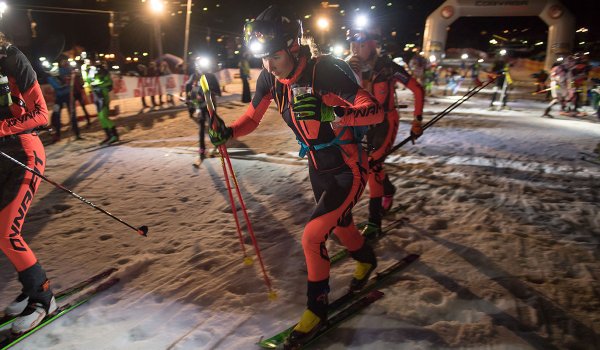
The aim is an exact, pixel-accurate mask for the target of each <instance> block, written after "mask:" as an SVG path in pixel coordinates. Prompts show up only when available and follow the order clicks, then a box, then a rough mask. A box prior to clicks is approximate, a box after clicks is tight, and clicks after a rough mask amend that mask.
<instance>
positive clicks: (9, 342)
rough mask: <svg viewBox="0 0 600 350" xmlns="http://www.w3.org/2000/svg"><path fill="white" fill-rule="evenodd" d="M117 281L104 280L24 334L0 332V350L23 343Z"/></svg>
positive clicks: (115, 279)
mask: <svg viewBox="0 0 600 350" xmlns="http://www.w3.org/2000/svg"><path fill="white" fill-rule="evenodd" d="M119 281H120V280H119V278H117V277H114V278H110V279H108V280H106V281H105V282H103V283H102V284H99V285H98V286H97V287H95V288H94V289H92V290H90V291H88V292H86V293H85V294H83V295H82V296H80V297H78V298H77V299H75V300H74V301H72V302H70V303H67V304H65V305H61V306H59V307H58V309H57V310H56V311H55V312H54V313H53V314H51V315H48V316H47V317H46V318H45V319H44V320H43V321H42V322H41V323H40V324H39V325H37V326H36V327H35V328H33V329H31V330H29V331H27V332H25V333H21V334H13V333H11V332H10V330H3V331H0V350H6V349H9V348H11V347H12V346H14V345H16V344H18V343H20V342H21V341H23V340H24V339H26V338H27V337H29V336H30V335H32V334H34V333H35V332H37V331H38V330H40V329H42V328H44V327H45V326H47V325H49V324H50V323H52V322H54V321H55V320H56V319H58V318H59V317H61V316H64V315H65V314H67V313H69V312H71V311H73V310H74V309H75V308H77V307H79V306H81V305H83V304H85V303H87V302H88V301H90V300H91V299H92V298H93V297H95V296H96V295H98V294H100V293H101V292H103V291H105V290H107V289H109V288H110V287H112V286H114V285H115V284H117V283H119Z"/></svg>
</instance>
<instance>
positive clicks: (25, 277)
mask: <svg viewBox="0 0 600 350" xmlns="http://www.w3.org/2000/svg"><path fill="white" fill-rule="evenodd" d="M19 281H20V282H21V284H22V285H23V293H22V294H24V295H26V296H27V306H26V307H25V308H24V309H23V310H22V312H21V313H20V314H19V316H17V317H16V318H15V321H14V322H13V324H12V329H11V331H12V333H15V334H21V333H24V332H27V331H29V330H30V329H32V328H35V327H36V326H37V325H39V324H40V323H41V322H42V321H43V320H44V318H46V316H48V315H51V314H52V313H53V312H55V311H56V309H57V306H56V300H55V299H54V295H53V294H52V291H51V290H50V282H49V281H48V279H47V278H46V272H45V271H44V269H42V267H41V266H40V264H39V263H35V264H34V265H33V266H31V267H30V268H28V269H26V270H24V271H21V272H19Z"/></svg>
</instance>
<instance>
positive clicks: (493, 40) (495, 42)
mask: <svg viewBox="0 0 600 350" xmlns="http://www.w3.org/2000/svg"><path fill="white" fill-rule="evenodd" d="M497 43H498V40H496V39H492V40H490V44H492V45H496V44H497Z"/></svg>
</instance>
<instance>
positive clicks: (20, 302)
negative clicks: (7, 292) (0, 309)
mask: <svg viewBox="0 0 600 350" xmlns="http://www.w3.org/2000/svg"><path fill="white" fill-rule="evenodd" d="M28 304H29V297H28V296H27V294H25V293H21V294H19V296H18V297H17V298H16V299H15V300H14V301H13V302H12V303H10V304H9V305H8V306H7V307H6V309H4V314H5V315H6V316H11V317H14V316H18V315H19V314H21V312H23V311H25V308H26V307H27V305H28Z"/></svg>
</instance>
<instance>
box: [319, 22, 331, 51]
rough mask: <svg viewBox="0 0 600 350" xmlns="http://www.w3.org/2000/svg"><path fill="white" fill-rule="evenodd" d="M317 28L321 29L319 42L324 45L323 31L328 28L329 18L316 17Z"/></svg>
mask: <svg viewBox="0 0 600 350" xmlns="http://www.w3.org/2000/svg"><path fill="white" fill-rule="evenodd" d="M317 28H319V30H320V31H321V44H323V45H325V31H326V30H329V19H327V18H326V17H319V18H318V19H317Z"/></svg>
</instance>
